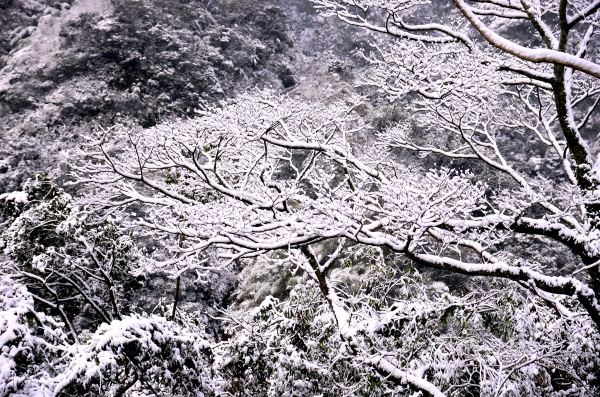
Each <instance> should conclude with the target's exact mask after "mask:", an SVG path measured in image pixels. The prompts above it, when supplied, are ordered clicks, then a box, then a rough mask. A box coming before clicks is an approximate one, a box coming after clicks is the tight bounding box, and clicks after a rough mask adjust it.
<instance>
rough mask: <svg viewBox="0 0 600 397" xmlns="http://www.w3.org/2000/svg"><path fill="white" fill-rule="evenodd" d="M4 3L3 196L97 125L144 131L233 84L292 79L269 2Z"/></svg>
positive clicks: (0, 44) (284, 40) (282, 30)
mask: <svg viewBox="0 0 600 397" xmlns="http://www.w3.org/2000/svg"><path fill="white" fill-rule="evenodd" d="M50 4H52V5H50ZM0 10H1V12H0V68H1V70H0V141H1V142H2V145H0V191H9V190H14V189H18V188H19V187H20V185H21V184H22V183H23V182H24V180H25V179H26V178H28V177H30V176H31V175H33V174H34V173H36V172H49V173H52V172H53V171H55V173H56V176H59V175H61V174H62V172H57V171H59V170H60V167H61V164H62V163H65V162H67V161H68V159H66V158H65V155H68V153H67V149H68V148H69V147H70V146H72V145H73V144H76V143H77V142H78V139H79V136H80V135H81V134H85V133H86V131H89V130H90V129H91V128H94V126H98V125H100V126H103V125H104V126H105V125H110V124H113V123H115V122H134V123H136V124H140V125H142V126H151V125H153V124H155V123H156V122H158V121H159V120H162V119H165V118H168V117H172V116H190V115H193V114H194V110H196V109H198V108H199V107H201V106H202V102H203V101H215V100H219V99H223V98H226V97H229V96H232V95H233V94H234V93H235V92H237V91H239V90H245V89H248V88H250V87H254V86H259V87H260V86H266V85H268V86H272V87H275V88H277V87H279V88H284V87H292V86H294V85H295V84H296V81H295V80H294V72H293V69H292V67H291V66H290V65H291V51H290V50H291V48H292V39H291V35H290V32H289V26H288V23H287V20H286V16H285V14H284V13H283V12H282V11H281V9H280V8H279V7H278V6H277V4H276V3H274V2H270V1H261V2H256V1H250V0H228V1H220V2H218V3H217V4H214V5H213V4H212V3H211V2H206V1H189V2H181V1H177V0H171V1H158V0H146V1H128V0H80V1H76V2H73V1H71V2H65V3H53V2H49V1H43V0H12V1H7V0H3V1H0ZM62 171H64V169H63V170H62Z"/></svg>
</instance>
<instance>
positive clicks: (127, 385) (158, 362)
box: [54, 315, 215, 397]
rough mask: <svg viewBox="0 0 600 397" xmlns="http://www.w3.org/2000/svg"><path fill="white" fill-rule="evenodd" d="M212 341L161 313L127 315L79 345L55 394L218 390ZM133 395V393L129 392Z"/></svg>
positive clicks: (184, 393) (197, 393) (186, 393)
mask: <svg viewBox="0 0 600 397" xmlns="http://www.w3.org/2000/svg"><path fill="white" fill-rule="evenodd" d="M211 361H212V353H211V346H210V343H209V342H208V341H207V340H206V339H205V338H203V337H202V336H201V335H199V331H198V330H196V332H190V331H187V330H185V329H183V328H181V327H180V326H178V325H176V324H174V323H172V322H168V321H166V320H165V319H164V318H161V317H156V316H152V317H141V316H136V315H132V316H126V317H124V318H123V319H122V320H115V321H113V322H112V323H110V324H103V325H101V326H100V328H98V330H97V331H96V333H95V334H94V335H93V336H92V337H91V338H90V339H89V340H88V341H87V343H86V344H82V345H79V346H76V352H75V353H74V354H73V357H72V359H71V363H70V364H69V368H68V369H66V370H65V371H64V372H63V373H62V374H60V375H59V376H57V377H56V379H54V381H55V382H56V383H57V385H56V388H55V389H54V393H55V394H54V395H58V396H122V395H125V393H126V392H129V393H131V392H133V391H137V393H138V394H136V395H159V396H160V395H165V394H168V395H177V396H200V397H208V396H212V395H213V394H214V393H213V392H214V387H215V386H214V382H213V380H212V374H211ZM128 395H130V394H128Z"/></svg>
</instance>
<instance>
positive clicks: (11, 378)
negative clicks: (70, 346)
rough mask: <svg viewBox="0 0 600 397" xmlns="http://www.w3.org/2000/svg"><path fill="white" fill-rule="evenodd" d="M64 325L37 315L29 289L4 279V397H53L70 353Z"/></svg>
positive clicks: (0, 329) (0, 390) (0, 352)
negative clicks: (54, 383)
mask: <svg viewBox="0 0 600 397" xmlns="http://www.w3.org/2000/svg"><path fill="white" fill-rule="evenodd" d="M61 325H62V324H60V323H57V322H55V321H54V320H53V319H52V318H51V317H47V316H45V315H44V314H42V313H37V312H36V311H35V310H34V307H33V298H32V297H31V294H30V293H29V292H28V291H27V288H26V287H25V286H24V285H22V284H19V283H17V282H15V281H14V280H12V279H10V278H7V277H2V278H0V396H2V397H4V396H8V395H13V396H16V395H18V396H46V395H48V396H50V395H52V392H51V389H50V386H49V384H48V379H49V378H50V377H51V376H52V375H53V373H54V371H57V370H59V369H60V364H59V362H58V361H57V360H58V358H60V357H61V356H62V354H63V353H64V352H65V350H66V346H67V345H66V344H65V340H66V336H65V335H64V334H63V332H62V329H61Z"/></svg>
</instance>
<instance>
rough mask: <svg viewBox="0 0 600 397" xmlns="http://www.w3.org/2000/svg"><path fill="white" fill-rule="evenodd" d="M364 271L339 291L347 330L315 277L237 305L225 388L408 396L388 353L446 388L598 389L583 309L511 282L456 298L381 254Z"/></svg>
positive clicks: (460, 391)
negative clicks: (565, 311) (560, 312)
mask: <svg viewBox="0 0 600 397" xmlns="http://www.w3.org/2000/svg"><path fill="white" fill-rule="evenodd" d="M363 259H364V258H363ZM347 270H348V269H337V270H336V271H334V272H333V274H332V279H333V278H335V279H338V284H337V288H338V289H339V290H341V291H349V290H350V288H343V287H348V285H344V284H346V283H344V282H342V280H343V279H345V278H347V274H346V275H345V274H344V273H346V272H347ZM352 270H353V271H356V269H352ZM363 271H365V272H364V273H362V272H361V274H360V276H359V277H358V278H359V279H360V281H359V282H356V279H355V280H352V281H353V282H352V285H353V286H354V287H355V288H354V289H355V292H354V293H351V294H348V295H347V296H346V297H345V298H344V299H343V300H344V303H345V304H346V307H348V308H349V314H350V316H351V320H350V321H351V323H352V325H353V331H352V333H351V334H349V333H346V334H345V335H342V334H341V333H340V332H339V330H338V327H337V324H336V321H337V320H336V318H335V317H334V316H333V313H332V312H331V310H330V308H329V307H328V304H327V300H326V299H325V298H324V297H323V296H322V294H321V292H320V291H319V287H318V286H317V285H316V283H314V282H310V281H309V282H307V283H305V284H301V285H298V286H297V287H295V288H294V289H293V290H292V291H291V294H290V297H289V299H287V300H285V301H279V300H277V299H274V298H267V299H265V300H264V301H263V303H262V304H261V305H260V306H259V307H257V308H256V309H254V310H253V311H250V312H246V313H230V316H231V324H232V325H231V328H230V329H229V331H228V332H229V333H230V334H231V335H232V336H233V339H232V340H229V341H227V342H226V343H225V344H223V346H222V351H223V352H224V353H223V355H224V357H223V359H224V361H223V373H224V377H225V379H226V382H227V383H226V390H227V391H229V392H230V393H232V394H233V395H236V396H237V395H239V396H246V395H252V396H278V395H281V396H337V395H339V393H340V390H344V393H345V395H348V396H386V395H390V394H391V395H411V394H412V393H413V392H414V391H411V388H410V387H408V388H407V387H406V385H403V384H401V382H399V380H398V379H394V377H393V376H390V374H389V373H386V372H383V371H381V369H379V368H378V367H377V364H378V362H379V360H389V362H391V363H393V365H394V366H396V367H397V368H402V369H409V370H411V371H412V372H413V373H417V374H419V376H420V377H422V378H423V379H426V380H429V381H431V382H432V383H434V384H435V385H436V386H437V387H438V389H439V390H441V391H442V392H444V393H445V394H446V395H449V396H475V395H477V396H478V395H506V396H510V395H528V396H534V395H540V396H542V395H571V394H574V395H577V394H579V393H580V392H581V390H585V389H587V391H588V392H590V393H593V392H594V390H595V391H596V392H597V391H598V386H600V379H599V378H598V376H599V375H600V372H599V369H600V367H599V365H600V361H599V360H598V354H597V353H598V351H597V349H598V342H600V340H599V339H598V335H597V333H596V331H595V329H594V328H593V326H592V325H591V324H589V323H588V322H586V321H585V320H584V319H582V318H574V319H564V318H560V316H556V314H555V313H554V312H553V310H552V309H551V308H549V307H548V306H547V305H545V304H544V302H543V301H541V300H540V299H538V298H531V297H528V296H527V294H526V293H524V291H523V290H514V289H512V288H510V287H509V285H507V284H506V283H499V284H494V285H492V286H491V288H489V289H488V290H487V291H486V292H484V291H478V292H474V293H471V294H469V295H466V296H462V297H456V296H453V295H451V294H449V293H448V290H447V287H446V286H445V285H443V284H441V283H433V284H430V283H425V282H423V281H422V280H421V277H420V276H419V275H418V273H415V272H414V270H409V272H399V273H396V272H395V271H394V270H391V269H390V268H389V267H384V266H383V264H382V263H381V262H379V263H376V264H375V265H373V266H370V267H369V268H368V269H363ZM357 284H358V285H357ZM564 352H569V354H568V355H567V356H566V357H568V358H567V359H566V360H565V354H564Z"/></svg>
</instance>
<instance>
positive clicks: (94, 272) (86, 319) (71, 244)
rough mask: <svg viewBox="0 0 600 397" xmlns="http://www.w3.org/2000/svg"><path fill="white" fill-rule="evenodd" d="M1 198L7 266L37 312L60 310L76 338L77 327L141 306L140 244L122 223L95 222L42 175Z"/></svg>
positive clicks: (56, 312)
mask: <svg viewBox="0 0 600 397" xmlns="http://www.w3.org/2000/svg"><path fill="white" fill-rule="evenodd" d="M0 200H1V202H0V208H1V209H2V210H3V212H4V214H5V216H6V219H7V222H8V224H7V227H6V230H5V231H4V233H3V234H2V238H1V240H0V241H1V242H2V247H3V251H4V254H5V255H6V256H7V257H8V261H6V262H5V263H3V264H2V272H3V273H4V274H8V275H10V276H11V277H15V278H18V279H19V280H20V282H21V283H23V284H25V285H27V288H28V290H29V293H30V294H31V296H33V298H34V300H35V303H36V307H37V308H39V310H44V311H46V312H47V313H48V314H53V315H57V316H60V318H61V320H62V321H63V322H64V323H65V324H66V325H67V328H68V330H69V333H70V334H71V336H72V338H73V340H75V339H76V335H77V333H78V329H79V330H80V329H82V328H89V327H92V328H94V327H95V326H97V325H98V324H99V323H100V322H103V321H104V322H110V321H111V320H112V319H113V318H120V317H121V314H122V313H127V312H128V311H129V310H130V308H131V307H132V306H134V305H135V303H134V302H130V301H129V297H131V294H132V292H134V290H135V288H136V287H138V286H139V285H138V284H139V281H140V280H139V277H138V276H135V275H133V274H132V270H133V269H134V268H135V265H134V263H135V257H136V250H135V248H134V246H133V241H132V238H131V235H130V234H128V233H122V232H121V230H120V229H119V225H118V223H117V222H116V221H114V220H110V219H107V220H100V222H96V223H94V220H93V219H91V216H90V214H89V213H86V212H85V210H84V209H83V208H81V207H77V206H76V205H74V204H73V203H72V202H71V196H70V195H68V194H66V193H65V192H64V191H62V190H61V189H59V188H58V187H57V186H56V185H55V184H54V183H52V182H51V181H50V180H48V179H47V178H45V177H43V176H38V177H37V178H36V179H35V180H34V181H30V182H29V183H27V184H26V185H25V186H24V191H20V192H13V193H7V194H3V195H1V196H0Z"/></svg>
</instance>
